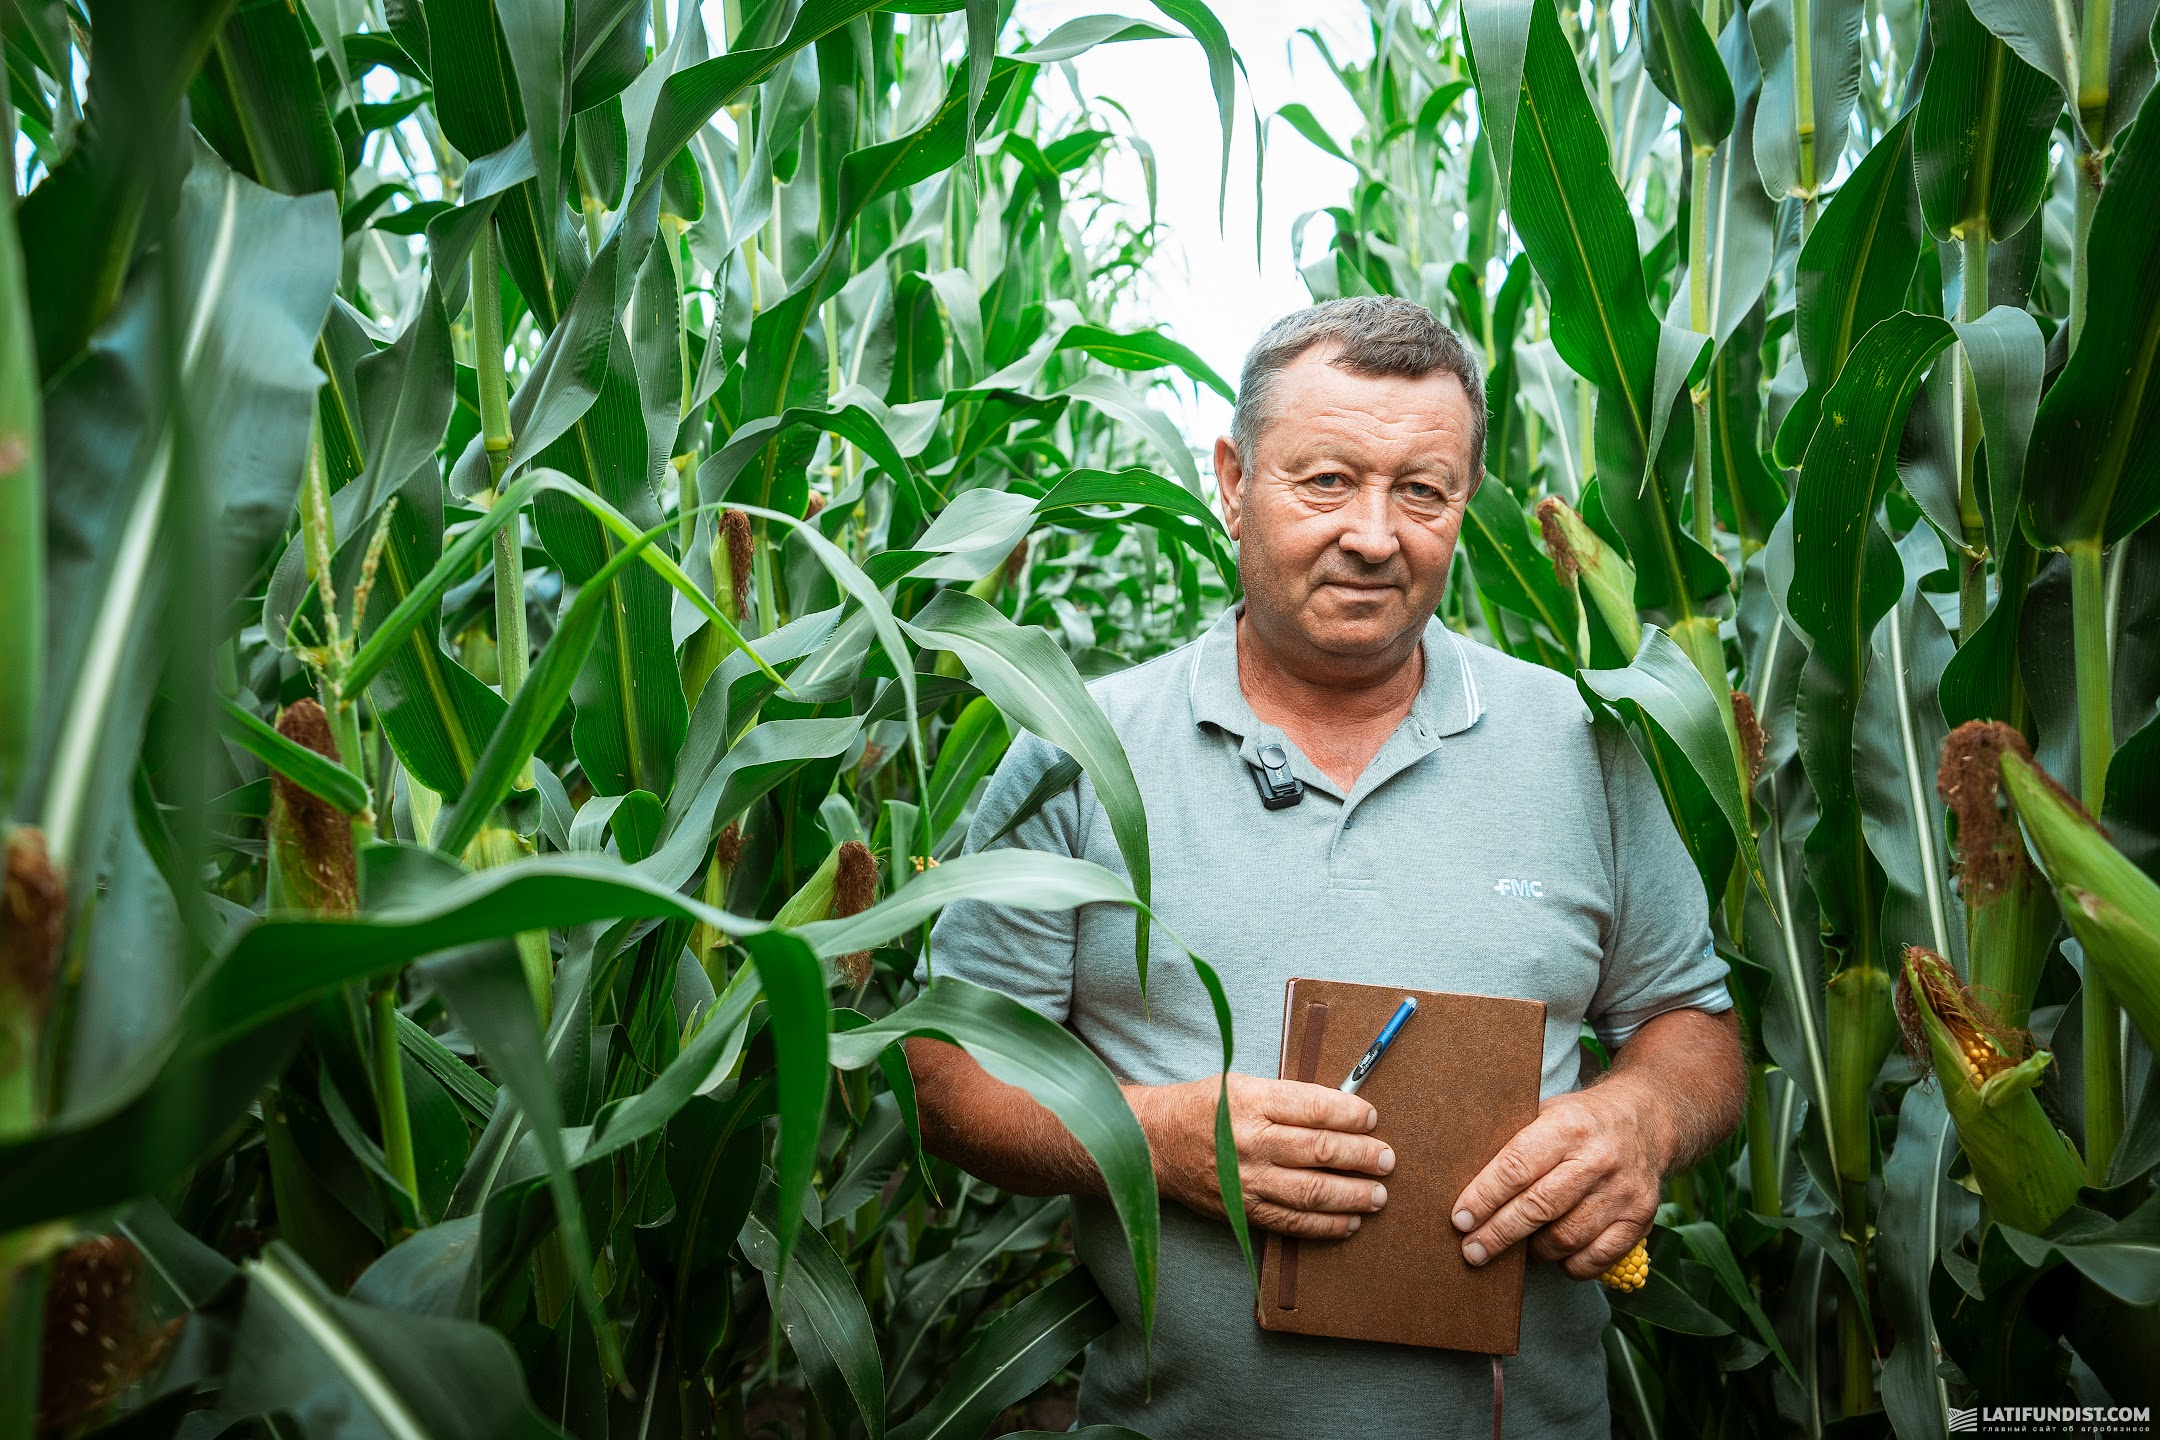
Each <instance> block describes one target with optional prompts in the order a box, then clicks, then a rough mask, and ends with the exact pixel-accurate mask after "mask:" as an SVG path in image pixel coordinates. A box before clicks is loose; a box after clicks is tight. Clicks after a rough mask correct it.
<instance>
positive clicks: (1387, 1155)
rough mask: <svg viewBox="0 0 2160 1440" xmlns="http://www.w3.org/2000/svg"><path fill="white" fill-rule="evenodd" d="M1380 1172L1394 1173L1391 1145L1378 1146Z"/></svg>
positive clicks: (1393, 1150) (1392, 1147) (1393, 1153)
mask: <svg viewBox="0 0 2160 1440" xmlns="http://www.w3.org/2000/svg"><path fill="white" fill-rule="evenodd" d="M1380 1173H1381V1174H1383V1175H1392V1174H1394V1173H1395V1147H1394V1146H1392V1145H1383V1146H1381V1147H1380Z"/></svg>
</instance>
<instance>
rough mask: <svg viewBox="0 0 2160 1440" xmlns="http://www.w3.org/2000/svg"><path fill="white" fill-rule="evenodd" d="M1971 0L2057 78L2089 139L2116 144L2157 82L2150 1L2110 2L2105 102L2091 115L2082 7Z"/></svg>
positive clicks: (1993, 26)
mask: <svg viewBox="0 0 2160 1440" xmlns="http://www.w3.org/2000/svg"><path fill="white" fill-rule="evenodd" d="M1971 4H1972V12H1973V14H1974V15H1975V16H1977V17H1978V18H1979V20H1980V22H1981V23H1982V24H1984V25H1986V26H1987V28H1988V29H1989V30H1991V31H1993V32H1994V33H1995V34H1996V35H1998V36H2000V37H2001V38H2002V40H2003V42H2004V43H2005V44H2007V45H2008V46H2009V47H2010V49H2011V50H2012V51H2013V52H2015V53H2016V55H2017V56H2018V58H2020V59H2021V60H2023V61H2024V62H2025V63H2026V64H2027V65H2030V66H2032V67H2033V68H2034V69H2035V70H2038V71H2040V72H2041V73H2042V74H2044V75H2046V76H2047V77H2048V78H2049V79H2051V80H2053V81H2054V82H2055V84H2056V86H2057V88H2058V89H2059V90H2060V92H2061V98H2062V101H2063V102H2064V103H2065V104H2067V105H2069V106H2070V108H2071V111H2072V113H2074V114H2077V115H2078V116H2079V119H2080V120H2081V121H2082V122H2083V127H2084V131H2085V139H2086V143H2087V144H2089V145H2092V146H2095V147H2100V146H2107V145H2111V144H2113V143H2114V142H2115V141H2116V140H2117V139H2118V138H2120V136H2121V134H2122V131H2123V127H2125V126H2126V125H2128V124H2129V123H2130V122H2131V121H2132V120H2133V119H2135V118H2136V116H2137V113H2138V109H2139V107H2140V106H2141V105H2142V104H2143V102H2144V99H2145V95H2146V92H2147V91H2149V90H2150V89H2151V88H2152V83H2153V52H2152V46H2151V34H2152V19H2153V11H2152V8H2151V6H2150V5H2148V4H2143V3H2136V4H2129V5H2123V4H2120V3H2118V4H2116V5H2115V6H2113V7H2112V8H2113V9H2114V10H2115V12H2116V13H2115V15H2114V17H2113V19H2114V24H2113V26H2112V31H2113V33H2112V35H2111V36H2110V39H2111V41H2112V44H2111V45H2110V46H2109V49H2108V55H2107V60H2106V63H2105V66H2104V67H2103V68H2104V69H2105V70H2106V77H2105V78H2106V80H2107V104H2106V107H2105V110H2104V111H2103V112H2102V113H2099V114H2094V115H2090V116H2087V115H2084V114H2082V113H2081V112H2082V108H2083V107H2082V106H2081V104H2080V101H2081V99H2082V98H2083V97H2082V93H2081V92H2082V91H2083V90H2084V88H2085V82H2086V80H2087V79H2088V77H2087V75H2086V74H2085V71H2086V69H2087V66H2086V64H2085V59H2084V54H2083V44H2082V42H2083V38H2084V37H2083V35H2082V34H2081V33H2080V31H2081V29H2082V27H2081V25H2080V24H2079V21H2080V20H2081V19H2082V16H2081V15H2080V14H2079V12H2078V11H2076V10H2066V9H2065V8H2064V7H2063V5H2062V4H2061V3H2060V0H1971ZM2066 16H2067V17H2068V19H2067V23H2066V20H2065V17H2066Z"/></svg>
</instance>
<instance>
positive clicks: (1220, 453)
mask: <svg viewBox="0 0 2160 1440" xmlns="http://www.w3.org/2000/svg"><path fill="white" fill-rule="evenodd" d="M1215 487H1216V489H1217V491H1218V492H1219V493H1220V494H1221V495H1222V514H1223V528H1224V529H1225V530H1228V531H1229V532H1230V538H1231V539H1232V540H1235V539H1237V538H1238V524H1239V521H1240V520H1241V519H1242V518H1243V516H1244V513H1245V466H1244V463H1243V462H1242V461H1240V460H1239V459H1238V453H1237V446H1236V445H1235V444H1233V443H1231V440H1230V437H1229V436H1227V435H1218V436H1216V437H1215Z"/></svg>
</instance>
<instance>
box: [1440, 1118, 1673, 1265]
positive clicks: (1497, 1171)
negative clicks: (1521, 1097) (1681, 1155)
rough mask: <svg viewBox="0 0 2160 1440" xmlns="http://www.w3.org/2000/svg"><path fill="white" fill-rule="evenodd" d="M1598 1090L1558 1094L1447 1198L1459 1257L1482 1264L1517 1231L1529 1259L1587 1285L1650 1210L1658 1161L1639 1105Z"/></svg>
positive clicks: (1630, 1240) (1637, 1233)
mask: <svg viewBox="0 0 2160 1440" xmlns="http://www.w3.org/2000/svg"><path fill="white" fill-rule="evenodd" d="M1605 1089H1606V1087H1603V1086H1600V1087H1596V1088H1593V1089H1589V1090H1579V1091H1576V1092H1575V1093H1573V1094H1571V1095H1557V1096H1554V1097H1553V1098H1552V1099H1550V1100H1547V1101H1546V1102H1545V1103H1544V1104H1543V1105H1541V1106H1539V1107H1538V1118H1537V1119H1535V1120H1533V1121H1531V1122H1530V1124H1528V1125H1526V1126H1524V1127H1523V1129H1522V1130H1521V1131H1520V1132H1518V1133H1517V1134H1516V1136H1515V1138H1514V1139H1513V1140H1510V1141H1509V1142H1508V1144H1507V1148H1506V1149H1504V1150H1502V1151H1501V1152H1500V1153H1499V1154H1498V1155H1495V1156H1494V1157H1493V1159H1492V1163H1491V1164H1489V1165H1487V1166H1486V1167H1485V1168H1484V1169H1483V1170H1481V1171H1480V1172H1478V1177H1477V1178H1476V1179H1475V1180H1472V1181H1471V1182H1470V1184H1469V1185H1468V1186H1467V1187H1466V1188H1465V1189H1464V1190H1463V1192H1462V1195H1461V1197H1460V1198H1459V1199H1457V1200H1456V1202H1455V1228H1456V1229H1458V1230H1468V1231H1470V1232H1471V1233H1470V1235H1469V1237H1468V1238H1467V1239H1465V1240H1464V1241H1463V1258H1464V1259H1466V1260H1468V1261H1469V1262H1470V1263H1471V1264H1472V1265H1482V1264H1484V1263H1485V1262H1486V1261H1487V1260H1489V1259H1491V1258H1492V1257H1493V1256H1495V1255H1498V1254H1499V1253H1500V1252H1501V1251H1503V1250H1505V1249H1507V1248H1508V1246H1510V1245H1513V1244H1514V1243H1515V1242H1516V1241H1518V1240H1520V1239H1522V1238H1523V1237H1524V1236H1526V1235H1534V1236H1535V1237H1536V1238H1535V1239H1533V1240H1532V1241H1531V1242H1530V1253H1531V1254H1532V1255H1535V1256H1536V1257H1537V1258H1538V1259H1540V1260H1558V1261H1560V1262H1561V1268H1562V1269H1564V1270H1566V1271H1567V1273H1568V1274H1570V1275H1572V1276H1574V1277H1575V1278H1576V1279H1578V1280H1588V1279H1590V1278H1591V1277H1592V1276H1595V1275H1597V1274H1598V1273H1599V1272H1601V1271H1603V1270H1604V1269H1605V1267H1606V1266H1608V1265H1610V1264H1612V1262H1613V1261H1615V1260H1617V1259H1619V1258H1620V1257H1621V1256H1622V1255H1625V1254H1627V1252H1628V1247H1629V1246H1631V1245H1633V1244H1634V1243H1635V1242H1636V1241H1637V1240H1638V1239H1640V1238H1641V1237H1642V1235H1643V1234H1644V1232H1646V1231H1647V1230H1649V1228H1650V1220H1651V1217H1653V1216H1654V1215H1656V1214H1657V1204H1658V1182H1659V1181H1660V1180H1662V1179H1663V1178H1664V1170H1665V1167H1664V1164H1663V1156H1661V1155H1659V1154H1658V1153H1657V1151H1656V1148H1655V1145H1654V1142H1653V1140H1652V1138H1651V1130H1652V1128H1653V1127H1651V1126H1648V1125H1646V1124H1644V1123H1643V1120H1644V1118H1645V1117H1644V1116H1643V1115H1642V1114H1641V1113H1640V1110H1639V1107H1637V1106H1634V1105H1630V1104H1628V1103H1626V1101H1625V1099H1622V1098H1620V1097H1619V1096H1618V1095H1617V1094H1616V1095H1614V1096H1608V1095H1606V1094H1605V1093H1604V1091H1605Z"/></svg>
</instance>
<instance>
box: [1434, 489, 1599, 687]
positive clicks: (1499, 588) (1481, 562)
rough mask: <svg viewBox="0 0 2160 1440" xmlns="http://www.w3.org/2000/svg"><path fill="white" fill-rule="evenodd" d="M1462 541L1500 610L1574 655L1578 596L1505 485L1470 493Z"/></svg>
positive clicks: (1484, 588) (1481, 582)
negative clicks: (1533, 625) (1539, 628)
mask: <svg viewBox="0 0 2160 1440" xmlns="http://www.w3.org/2000/svg"><path fill="white" fill-rule="evenodd" d="M1462 537H1463V544H1464V545H1466V546H1467V547H1468V548H1469V552H1470V563H1471V564H1472V565H1473V566H1475V567H1476V571H1477V583H1478V588H1479V589H1480V590H1482V591H1484V592H1485V594H1486V596H1487V597H1488V598H1490V599H1491V600H1492V602H1493V603H1494V604H1495V605H1498V606H1500V607H1501V608H1502V609H1505V610H1512V611H1514V612H1515V613H1516V614H1517V615H1521V616H1523V617H1524V618H1526V619H1530V620H1535V621H1537V622H1539V623H1540V624H1542V625H1543V626H1544V627H1545V628H1546V629H1547V630H1549V631H1550V632H1552V635H1553V637H1554V638H1555V639H1557V640H1558V641H1559V642H1560V644H1561V645H1562V646H1563V647H1564V648H1566V649H1567V650H1568V651H1569V652H1570V653H1571V654H1572V653H1573V651H1574V648H1575V644H1576V628H1577V626H1578V625H1579V623H1580V619H1581V617H1580V615H1579V613H1578V609H1577V606H1576V601H1575V596H1574V595H1573V594H1572V593H1570V592H1569V591H1568V590H1565V589H1563V588H1561V585H1560V581H1559V579H1558V577H1556V576H1555V575H1554V574H1553V566H1552V560H1551V559H1550V557H1548V556H1546V555H1545V554H1544V553H1543V552H1542V551H1540V550H1539V549H1538V548H1537V543H1536V542H1535V541H1534V540H1532V539H1531V538H1530V522H1529V520H1528V519H1527V518H1526V517H1525V516H1524V515H1523V512H1522V507H1521V506H1520V505H1519V504H1517V503H1516V500H1515V496H1514V495H1513V494H1512V493H1511V492H1510V491H1509V490H1508V488H1507V486H1505V485H1503V484H1500V483H1498V482H1497V481H1494V480H1492V479H1490V477H1488V478H1487V480H1486V481H1485V482H1484V483H1482V484H1480V485H1479V486H1478V487H1477V489H1476V490H1475V491H1473V492H1471V496H1470V505H1469V507H1468V508H1467V509H1466V510H1465V511H1464V512H1463V529H1462Z"/></svg>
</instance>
